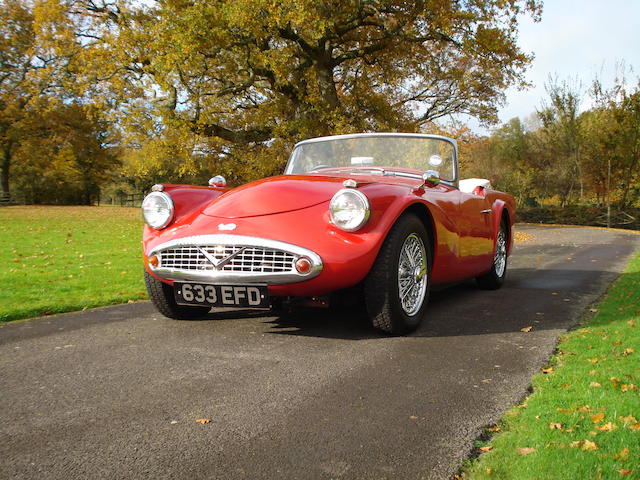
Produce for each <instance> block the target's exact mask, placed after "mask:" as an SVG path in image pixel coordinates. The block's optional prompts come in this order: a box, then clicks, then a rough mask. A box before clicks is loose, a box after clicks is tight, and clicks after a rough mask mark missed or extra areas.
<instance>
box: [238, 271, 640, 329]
mask: <svg viewBox="0 0 640 480" xmlns="http://www.w3.org/2000/svg"><path fill="white" fill-rule="evenodd" d="M624 275H625V276H629V275H633V276H636V277H639V278H637V279H633V280H636V281H639V282H640V275H638V274H624ZM617 277H618V274H616V273H613V272H608V271H601V270H580V269H575V270H572V269H545V270H537V269H531V268H520V269H518V268H514V269H512V270H511V271H510V272H509V276H508V278H507V280H506V282H505V284H504V286H503V287H502V288H501V289H500V290H494V291H485V290H480V289H479V288H477V287H476V285H475V282H473V281H468V282H464V283H461V284H458V285H454V286H451V287H449V288H446V289H443V290H440V291H432V292H431V297H430V300H429V308H428V311H427V316H426V317H425V320H424V321H423V323H422V325H421V326H420V328H419V329H418V330H417V331H416V332H415V333H413V334H412V335H411V336H412V337H450V336H461V335H487V334H495V333H505V332H520V331H521V330H522V329H523V328H527V327H533V328H532V330H549V329H558V328H567V327H569V326H571V325H572V324H573V323H575V321H576V319H577V318H578V317H579V316H580V313H581V312H582V311H584V310H585V308H586V307H587V306H588V305H589V304H590V303H592V302H593V301H594V300H596V298H597V296H596V295H595V294H594V293H593V292H597V291H600V289H599V288H598V287H599V286H601V285H602V284H603V283H609V282H611V281H613V280H615V278H617ZM236 318H237V317H236ZM266 323H268V324H271V325H272V330H270V331H268V333H272V334H278V335H304V336H314V337H324V338H340V339H345V340H363V339H375V338H386V337H385V336H384V335H381V334H378V333H377V332H375V331H373V330H372V329H371V327H370V326H369V324H368V321H367V319H366V316H365V315H364V314H363V313H362V312H358V311H357V310H351V311H340V310H326V309H306V310H297V311H294V312H292V313H290V314H287V315H283V316H279V317H275V318H269V319H267V320H266Z"/></svg>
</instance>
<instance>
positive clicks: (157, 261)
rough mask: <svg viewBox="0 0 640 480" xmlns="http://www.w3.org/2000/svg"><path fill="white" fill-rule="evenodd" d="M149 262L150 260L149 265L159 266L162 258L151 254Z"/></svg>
mask: <svg viewBox="0 0 640 480" xmlns="http://www.w3.org/2000/svg"><path fill="white" fill-rule="evenodd" d="M147 262H149V265H151V266H152V267H157V266H158V265H160V259H159V258H158V257H157V256H156V255H151V256H150V257H149V258H148V259H147Z"/></svg>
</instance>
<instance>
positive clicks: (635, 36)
mask: <svg viewBox="0 0 640 480" xmlns="http://www.w3.org/2000/svg"><path fill="white" fill-rule="evenodd" d="M519 44H520V46H521V48H522V49H523V50H524V51H525V52H529V53H533V54H534V55H535V59H534V61H533V63H532V65H531V66H530V68H529V69H528V70H527V73H526V74H525V75H526V79H527V81H529V82H530V83H533V85H534V86H533V87H532V88H530V89H528V90H525V91H517V90H516V89H511V90H509V91H507V92H506V94H507V104H506V105H505V106H504V107H503V108H501V109H500V111H499V116H500V121H501V122H504V121H507V120H509V119H511V118H513V117H521V118H524V117H527V116H528V115H529V114H531V113H533V112H534V111H535V109H536V107H540V104H541V99H542V98H543V97H544V96H545V90H544V84H545V82H546V81H547V79H548V77H549V75H554V76H557V77H558V79H560V80H565V79H567V80H569V79H577V80H578V81H580V82H581V83H582V85H583V88H584V90H585V97H586V89H587V88H588V86H589V84H590V83H591V81H592V79H593V78H594V77H595V76H596V75H597V76H598V77H599V78H601V80H602V81H603V82H604V84H605V86H610V85H611V84H612V82H613V79H614V77H615V74H616V64H617V63H618V62H620V61H622V60H624V61H625V62H626V64H627V66H628V67H632V68H633V69H634V74H633V77H636V76H638V74H640V0H546V1H545V2H544V10H543V12H542V21H540V22H539V23H534V22H533V21H531V20H530V17H527V18H523V19H522V21H521V23H520V36H519ZM588 106H589V102H588V99H587V98H585V102H584V104H583V107H588ZM470 123H475V122H470Z"/></svg>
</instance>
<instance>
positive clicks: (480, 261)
mask: <svg viewBox="0 0 640 480" xmlns="http://www.w3.org/2000/svg"><path fill="white" fill-rule="evenodd" d="M491 225H492V223H491V205H490V204H489V200H488V199H487V198H486V196H485V195H484V191H481V194H480V195H477V194H476V193H467V192H460V203H459V217H458V232H459V235H460V237H459V251H458V252H459V258H458V259H459V262H460V263H459V265H460V269H461V272H464V276H465V277H474V276H477V275H480V274H482V273H485V272H486V270H487V269H488V268H489V267H490V266H491V259H492V258H493V232H492V228H491Z"/></svg>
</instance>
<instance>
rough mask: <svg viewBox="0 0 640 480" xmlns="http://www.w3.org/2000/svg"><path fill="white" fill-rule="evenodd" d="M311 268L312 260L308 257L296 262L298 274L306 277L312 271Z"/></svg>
mask: <svg viewBox="0 0 640 480" xmlns="http://www.w3.org/2000/svg"><path fill="white" fill-rule="evenodd" d="M311 267H312V265H311V260H309V259H308V258H307V257H300V258H299V259H297V260H296V270H297V271H298V273H301V274H303V275H305V274H307V273H309V272H310V271H311Z"/></svg>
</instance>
